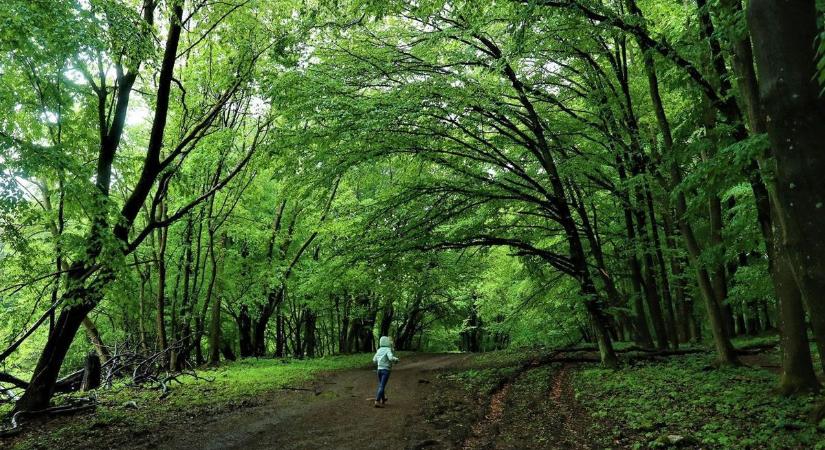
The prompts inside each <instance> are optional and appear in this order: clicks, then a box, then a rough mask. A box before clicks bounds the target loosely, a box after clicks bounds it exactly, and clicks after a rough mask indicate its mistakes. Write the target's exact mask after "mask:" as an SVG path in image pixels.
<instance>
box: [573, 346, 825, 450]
mask: <svg viewBox="0 0 825 450" xmlns="http://www.w3.org/2000/svg"><path fill="white" fill-rule="evenodd" d="M711 359H712V355H705V354H701V355H690V356H684V357H679V358H671V359H669V360H667V361H665V362H655V363H643V364H639V365H635V366H632V367H626V368H623V369H621V370H607V369H601V368H597V367H592V366H588V367H586V368H583V369H582V370H581V371H579V372H578V373H577V375H576V376H575V378H574V385H575V389H576V398H577V399H578V400H579V401H580V402H582V403H583V404H584V405H585V407H587V408H588V409H589V410H590V412H591V414H592V416H593V417H595V418H597V419H600V420H599V422H598V423H595V424H594V425H593V426H594V428H596V431H598V432H600V433H608V434H612V435H613V438H614V439H615V440H623V441H626V442H628V444H629V446H630V447H632V448H657V447H667V446H668V445H670V444H669V442H670V441H671V439H674V440H675V439H680V438H681V439H683V441H682V442H693V443H694V445H695V446H700V447H702V448H725V449H763V448H764V449H775V448H817V449H822V448H825V426H823V424H819V425H817V424H813V423H810V422H808V421H807V418H806V413H807V412H808V411H809V410H810V409H811V408H812V407H813V405H814V404H815V403H816V402H820V401H822V397H821V396H815V395H806V396H799V397H792V398H785V397H781V396H778V395H776V393H775V392H774V388H775V386H776V384H777V375H776V374H775V373H772V372H769V371H767V370H763V369H761V368H754V367H735V368H724V369H718V370H717V369H711V367H710V366H711ZM669 436H670V438H669Z"/></svg>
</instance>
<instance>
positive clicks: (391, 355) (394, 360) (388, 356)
mask: <svg viewBox="0 0 825 450" xmlns="http://www.w3.org/2000/svg"><path fill="white" fill-rule="evenodd" d="M387 358H389V359H390V361H392V362H398V358H396V357H395V355H393V354H392V350H389V351H387Z"/></svg>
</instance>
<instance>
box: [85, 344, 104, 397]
mask: <svg viewBox="0 0 825 450" xmlns="http://www.w3.org/2000/svg"><path fill="white" fill-rule="evenodd" d="M100 368H101V366H100V357H99V356H98V355H97V354H96V353H89V354H88V355H87V356H86V362H85V364H84V365H83V381H81V383H80V390H81V391H84V392H85V391H91V390H93V389H97V388H98V387H100V372H101V371H100Z"/></svg>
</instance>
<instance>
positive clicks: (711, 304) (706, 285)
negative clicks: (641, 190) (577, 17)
mask: <svg viewBox="0 0 825 450" xmlns="http://www.w3.org/2000/svg"><path fill="white" fill-rule="evenodd" d="M652 62H653V61H652V60H650V61H647V60H646V61H645V70H646V72H647V78H648V87H649V88H650V98H651V102H652V103H653V109H654V112H655V113H656V121H657V123H658V124H659V129H660V131H661V132H662V137H663V142H664V147H665V150H666V151H667V152H668V153H669V155H668V156H669V157H670V159H671V162H670V176H671V180H670V186H668V187H669V188H670V189H669V190H670V191H673V190H674V188H676V187H677V186H678V185H679V184H680V183H681V182H682V172H681V168H680V167H679V166H678V162H677V161H676V160H674V159H673V154H672V153H673V136H672V135H671V131H670V123H669V122H668V120H667V115H666V114H665V109H664V107H663V105H662V98H661V96H660V95H659V82H658V79H657V76H656V68H655V66H654V65H653V64H652ZM676 192H677V195H676V202H675V203H676V204H675V206H676V215H677V224H678V227H679V231H680V233H681V234H682V237H683V239H684V241H685V247H686V248H687V250H688V256H689V259H690V262H691V264H692V265H693V266H694V269H695V271H696V278H697V282H698V284H699V291H700V293H701V294H702V298H703V299H704V300H705V309H706V310H707V314H708V319H709V321H710V325H711V332H712V333H713V342H714V344H715V347H716V352H717V362H718V363H719V364H720V365H728V364H738V359H737V358H736V353H735V352H734V349H733V346H732V345H731V343H730V338H729V336H728V334H727V332H726V330H725V324H724V318H723V316H722V310H721V307H720V304H722V303H724V300H725V299H724V298H722V299H718V298H717V297H716V293H715V292H714V290H713V286H712V283H711V280H710V274H708V272H707V269H705V268H704V267H703V265H702V262H701V261H700V257H701V253H702V249H701V247H700V246H699V243H698V241H697V240H696V235H695V234H694V231H693V227H692V226H691V225H690V223H689V222H688V218H687V213H688V208H687V198H686V196H685V193H684V191H682V190H680V189H676Z"/></svg>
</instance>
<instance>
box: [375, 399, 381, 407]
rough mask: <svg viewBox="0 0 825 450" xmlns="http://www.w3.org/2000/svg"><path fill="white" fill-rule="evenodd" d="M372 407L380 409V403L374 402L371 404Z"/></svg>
mask: <svg viewBox="0 0 825 450" xmlns="http://www.w3.org/2000/svg"><path fill="white" fill-rule="evenodd" d="M373 406H374V407H376V408H380V407H381V403H378V400H376V401H375V403H374V404H373Z"/></svg>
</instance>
